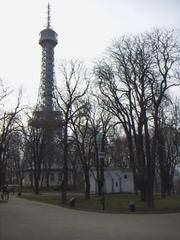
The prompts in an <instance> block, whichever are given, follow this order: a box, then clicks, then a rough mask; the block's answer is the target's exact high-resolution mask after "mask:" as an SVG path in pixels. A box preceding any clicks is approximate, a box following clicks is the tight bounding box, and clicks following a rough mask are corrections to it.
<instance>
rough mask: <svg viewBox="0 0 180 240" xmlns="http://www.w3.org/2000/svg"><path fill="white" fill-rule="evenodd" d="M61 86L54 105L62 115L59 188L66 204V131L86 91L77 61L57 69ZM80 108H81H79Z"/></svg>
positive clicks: (84, 73)
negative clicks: (60, 183)
mask: <svg viewBox="0 0 180 240" xmlns="http://www.w3.org/2000/svg"><path fill="white" fill-rule="evenodd" d="M59 69H60V73H61V84H62V85H61V86H60V88H57V89H56V96H55V99H56V103H57V107H58V109H59V110H60V111H61V112H62V114H63V180H62V186H61V197H62V203H63V204H66V202H67V185H68V130H69V124H70V119H71V118H72V116H73V115H75V114H76V112H77V111H79V109H75V108H74V104H75V103H76V102H77V101H80V100H81V99H82V98H83V97H84V96H85V94H86V92H87V89H88V83H87V80H88V79H87V70H86V68H85V66H84V65H83V64H82V63H80V62H79V61H73V60H71V61H68V62H67V61H66V62H64V63H62V64H61V65H60V67H59ZM80 108H81V106H80Z"/></svg>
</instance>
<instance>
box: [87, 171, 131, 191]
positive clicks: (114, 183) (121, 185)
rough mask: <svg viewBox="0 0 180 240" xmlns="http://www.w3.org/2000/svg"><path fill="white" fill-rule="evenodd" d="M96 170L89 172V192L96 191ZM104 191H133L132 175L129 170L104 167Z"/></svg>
mask: <svg viewBox="0 0 180 240" xmlns="http://www.w3.org/2000/svg"><path fill="white" fill-rule="evenodd" d="M95 175H96V171H95V170H92V172H91V173H90V184H91V186H90V187H91V193H97V184H96V181H95V177H94V176H95ZM104 192H105V193H120V192H129V193H133V192H134V183H133V175H132V172H130V171H124V170H123V171H122V170H118V169H105V171H104Z"/></svg>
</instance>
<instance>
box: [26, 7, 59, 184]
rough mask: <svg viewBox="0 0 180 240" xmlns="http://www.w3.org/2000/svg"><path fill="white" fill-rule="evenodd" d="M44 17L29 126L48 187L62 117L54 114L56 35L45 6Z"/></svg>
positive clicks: (55, 155)
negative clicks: (40, 146) (37, 137)
mask: <svg viewBox="0 0 180 240" xmlns="http://www.w3.org/2000/svg"><path fill="white" fill-rule="evenodd" d="M47 15H48V17H47V26H46V28H45V29H43V30H42V31H41V32H40V39H39V44H40V45H41V46H42V63H41V79H40V86H39V93H38V101H37V105H36V109H35V111H34V113H33V117H32V120H31V121H30V122H29V125H30V126H32V127H33V128H35V129H37V130H40V131H38V132H41V142H43V149H42V153H41V156H42V159H43V166H42V169H41V170H42V172H43V174H44V176H45V181H46V183H47V186H49V176H50V172H51V169H52V168H53V167H54V166H55V164H56V160H57V158H58V155H57V142H56V137H57V136H58V137H59V136H60V137H61V126H62V114H61V112H60V111H56V109H55V106H54V101H53V95H54V90H55V79H54V48H55V46H56V45H57V43H58V41H57V36H58V35H57V33H56V32H55V31H54V30H53V29H52V28H51V26H50V5H49V4H48V14H47ZM57 134H58V135H57Z"/></svg>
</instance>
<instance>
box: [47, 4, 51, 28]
mask: <svg viewBox="0 0 180 240" xmlns="http://www.w3.org/2000/svg"><path fill="white" fill-rule="evenodd" d="M50 27H51V7H50V3H49V2H48V7H47V28H50Z"/></svg>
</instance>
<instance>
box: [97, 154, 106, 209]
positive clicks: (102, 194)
mask: <svg viewBox="0 0 180 240" xmlns="http://www.w3.org/2000/svg"><path fill="white" fill-rule="evenodd" d="M98 157H99V160H100V179H101V204H102V210H105V195H104V158H105V152H98Z"/></svg>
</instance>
